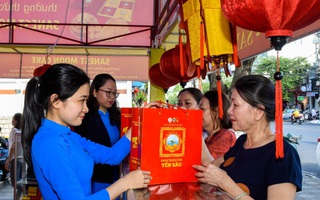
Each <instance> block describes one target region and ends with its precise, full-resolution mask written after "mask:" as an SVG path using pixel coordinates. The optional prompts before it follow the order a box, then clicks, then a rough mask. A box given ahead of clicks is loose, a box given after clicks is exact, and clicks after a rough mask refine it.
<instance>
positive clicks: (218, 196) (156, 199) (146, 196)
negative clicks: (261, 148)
mask: <svg viewBox="0 0 320 200" xmlns="http://www.w3.org/2000/svg"><path fill="white" fill-rule="evenodd" d="M164 199H165V200H176V199H178V200H202V199H203V200H204V199H210V200H230V199H232V198H231V197H230V196H229V195H228V194H227V193H226V192H224V191H221V190H220V189H218V188H216V187H214V186H210V185H206V184H199V183H174V184H165V185H153V186H149V187H148V188H145V189H135V190H129V191H128V192H127V200H164Z"/></svg>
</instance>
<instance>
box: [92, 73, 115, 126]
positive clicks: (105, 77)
mask: <svg viewBox="0 0 320 200" xmlns="http://www.w3.org/2000/svg"><path fill="white" fill-rule="evenodd" d="M109 80H111V81H113V82H115V83H116V80H115V79H114V78H113V77H112V76H111V75H110V74H98V75H96V76H95V77H94V79H93V81H92V83H91V87H90V94H89V99H88V103H87V105H88V108H89V112H94V113H95V114H97V113H98V110H99V107H100V105H99V103H98V101H97V98H95V97H94V96H93V91H94V90H95V91H96V92H97V91H98V90H99V89H100V88H101V87H102V86H103V85H104V84H105V83H106V82H107V81H109ZM107 111H108V113H109V116H110V123H111V125H113V126H117V127H118V128H119V130H120V121H121V114H120V109H119V108H118V106H117V102H114V103H113V104H112V106H111V107H110V108H107Z"/></svg>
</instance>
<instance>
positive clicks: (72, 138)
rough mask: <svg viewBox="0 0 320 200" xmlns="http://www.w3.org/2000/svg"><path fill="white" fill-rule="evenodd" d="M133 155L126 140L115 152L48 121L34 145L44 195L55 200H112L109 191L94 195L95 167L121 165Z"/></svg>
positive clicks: (36, 172)
mask: <svg viewBox="0 0 320 200" xmlns="http://www.w3.org/2000/svg"><path fill="white" fill-rule="evenodd" d="M129 151H130V141H129V140H128V139H127V138H126V137H122V138H121V139H120V140H119V141H118V142H117V143H116V144H115V145H114V146H113V147H112V148H109V147H105V146H103V145H99V144H96V143H94V142H91V141H89V140H86V139H85V138H82V137H81V136H80V135H78V134H77V133H74V132H72V131H71V130H70V128H69V127H67V126H62V125H60V124H57V123H55V122H53V121H50V120H48V119H43V120H42V125H41V127H40V128H39V130H38V132H37V134H36V135H35V137H34V139H33V141H32V148H31V156H32V163H33V168H34V173H35V176H36V179H37V181H38V184H39V188H40V191H41V194H42V196H43V198H44V199H45V200H49V199H50V200H51V199H61V200H70V199H77V200H81V199H99V200H100V199H110V197H109V193H108V192H107V191H106V190H101V191H100V192H97V193H95V194H92V192H91V176H92V172H93V165H94V163H104V164H110V165H119V164H120V163H121V161H122V160H123V159H124V158H125V157H126V156H127V155H128V153H129Z"/></svg>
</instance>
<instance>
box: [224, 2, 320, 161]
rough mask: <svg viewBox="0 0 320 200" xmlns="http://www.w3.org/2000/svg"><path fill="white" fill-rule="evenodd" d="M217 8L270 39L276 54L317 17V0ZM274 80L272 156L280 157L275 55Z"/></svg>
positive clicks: (279, 87)
mask: <svg viewBox="0 0 320 200" xmlns="http://www.w3.org/2000/svg"><path fill="white" fill-rule="evenodd" d="M221 8H222V11H223V13H224V15H225V16H226V18H227V19H228V20H229V21H230V22H231V23H232V24H234V25H236V26H239V27H241V28H244V29H247V30H252V31H257V32H263V33H265V36H266V38H269V39H270V41H271V45H272V46H273V47H274V48H275V50H277V51H280V50H281V49H282V47H283V46H284V45H285V44H286V43H287V41H288V39H289V38H291V37H292V36H293V31H295V30H298V29H301V28H303V27H305V26H308V25H309V24H311V23H313V22H315V21H316V20H318V19H319V18H320V12H319V10H320V1H319V0H308V1H303V0H221ZM277 53H279V52H277ZM274 78H275V80H276V99H275V101H276V116H275V120H276V125H275V129H276V135H277V136H276V157H277V158H283V157H284V152H283V133H282V132H283V130H282V85H281V78H282V74H281V72H280V66H279V54H278V56H277V69H276V73H275V75H274Z"/></svg>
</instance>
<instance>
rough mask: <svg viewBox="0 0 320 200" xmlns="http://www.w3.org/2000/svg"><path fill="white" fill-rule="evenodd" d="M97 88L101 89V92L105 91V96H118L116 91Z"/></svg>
mask: <svg viewBox="0 0 320 200" xmlns="http://www.w3.org/2000/svg"><path fill="white" fill-rule="evenodd" d="M98 90H101V91H102V92H105V93H106V96H107V97H114V98H118V96H119V93H118V92H112V91H107V90H102V89H98Z"/></svg>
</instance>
